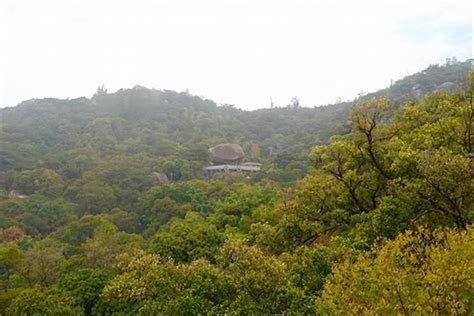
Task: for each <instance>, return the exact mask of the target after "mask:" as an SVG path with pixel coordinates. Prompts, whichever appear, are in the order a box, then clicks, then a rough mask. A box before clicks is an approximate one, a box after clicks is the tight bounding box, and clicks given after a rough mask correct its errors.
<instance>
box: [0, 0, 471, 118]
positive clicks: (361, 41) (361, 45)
mask: <svg viewBox="0 0 474 316" xmlns="http://www.w3.org/2000/svg"><path fill="white" fill-rule="evenodd" d="M472 18H473V6H472V4H471V1H469V0H456V1H452V0H396V1H395V0H393V1H392V0H387V1H385V0H377V1H376V0H371V1H370V0H361V1H358V0H321V1H319V0H313V1H309V0H154V1H152V0H0V107H6V106H15V105H16V104H18V103H19V102H21V101H24V100H28V99H31V98H44V97H55V98H61V99H65V98H76V97H81V96H86V97H91V96H92V95H93V94H94V92H95V91H96V89H97V87H99V86H101V85H105V87H106V88H107V89H108V91H109V92H115V91H116V90H118V89H120V88H131V87H133V86H135V85H141V86H145V87H148V88H155V89H168V90H176V91H185V90H188V91H189V92H190V93H192V94H194V95H199V96H203V97H205V98H209V99H212V100H214V101H216V102H217V103H218V104H225V103H227V104H234V105H236V106H237V107H239V108H244V109H256V108H263V107H269V106H270V102H271V100H273V103H274V105H275V106H286V105H287V104H288V103H289V102H290V100H291V98H292V97H293V96H296V97H298V98H299V99H300V103H301V105H303V106H317V105H323V104H328V103H334V102H335V101H336V100H338V99H341V100H352V99H354V97H356V96H357V95H358V94H359V93H361V92H370V91H375V90H378V89H381V88H385V87H387V86H388V85H389V84H390V81H391V80H392V79H393V80H397V79H400V78H402V77H404V76H406V75H408V74H411V73H414V72H418V71H421V70H423V69H425V68H426V67H427V66H429V65H430V64H442V63H444V61H445V59H446V57H452V56H456V57H457V59H458V60H465V59H467V58H471V57H472V55H473V54H472V52H473V40H472V31H473V23H472Z"/></svg>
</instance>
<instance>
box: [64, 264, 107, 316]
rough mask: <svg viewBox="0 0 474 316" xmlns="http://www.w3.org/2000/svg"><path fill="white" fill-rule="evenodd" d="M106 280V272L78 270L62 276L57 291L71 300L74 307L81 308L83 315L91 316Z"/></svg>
mask: <svg viewBox="0 0 474 316" xmlns="http://www.w3.org/2000/svg"><path fill="white" fill-rule="evenodd" d="M108 280H109V274H108V273H107V272H106V271H103V270H93V269H80V270H76V271H74V272H71V273H68V274H66V275H64V276H63V277H62V278H61V280H60V281H59V289H60V290H62V291H64V292H66V293H67V295H68V296H69V297H71V298H72V300H73V302H74V305H75V306H79V307H82V308H83V309H84V314H85V315H91V313H92V308H93V307H94V306H95V305H96V304H97V302H98V301H99V297H100V295H101V293H102V290H103V288H104V287H105V286H106V284H107V282H108Z"/></svg>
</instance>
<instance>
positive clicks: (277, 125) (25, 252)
mask: <svg viewBox="0 0 474 316" xmlns="http://www.w3.org/2000/svg"><path fill="white" fill-rule="evenodd" d="M470 68H471V61H467V62H464V63H457V62H456V63H451V64H447V65H443V66H430V67H428V68H427V69H426V70H424V71H423V72H421V73H418V74H415V75H412V76H408V77H406V78H403V79H402V80H399V81H397V82H395V83H394V84H393V85H392V87H390V88H387V89H384V90H380V91H378V92H375V93H373V94H369V95H366V96H361V97H360V98H359V99H357V100H355V101H354V102H346V103H339V104H335V105H328V106H320V107H314V108H306V107H300V106H299V105H297V104H296V103H293V104H292V105H290V106H288V107H285V108H272V109H261V110H256V111H244V110H240V109H237V108H235V107H233V106H230V105H221V106H218V105H216V104H215V103H214V102H213V101H210V100H204V99H202V98H200V97H197V96H193V95H190V94H189V93H184V92H183V93H177V92H173V91H162V90H153V89H147V88H143V87H140V86H136V87H134V88H132V89H124V90H119V91H117V92H115V93H108V92H107V91H106V90H105V89H104V88H99V89H98V90H97V92H96V93H95V95H94V96H93V97H92V98H91V99H88V98H79V99H73V100H58V99H41V100H39V99H38V100H29V101H25V102H23V103H21V104H19V105H18V106H16V107H13V108H7V109H2V110H0V115H1V121H0V124H1V125H0V126H1V128H0V133H1V134H0V142H1V143H0V144H1V147H0V315H4V314H5V315H36V314H52V315H58V314H61V315H76V314H85V315H103V314H104V315H110V314H122V315H123V314H124V313H125V314H145V315H149V314H170V315H175V314H178V315H180V314H282V313H288V314H318V313H321V314H347V313H351V314H353V313H355V314H364V313H373V314H387V313H396V314H413V313H420V314H466V315H467V314H472V313H473V312H474V307H473V306H474V298H473V295H472V293H473V292H474V235H473V227H472V224H473V220H474V196H473V193H472V192H474V169H473V160H472V159H473V148H472V147H473V143H474V136H473V135H474V125H473V120H474V104H473V87H474V73H473V72H472V71H471V72H470V73H469V75H468V72H469V69H470ZM220 143H237V144H240V145H241V146H242V147H243V149H244V152H245V155H246V157H245V160H246V161H253V162H260V163H262V164H263V167H262V170H261V171H260V172H258V173H254V174H233V173H225V174H217V175H216V176H214V177H212V178H206V177H205V176H204V174H203V172H202V168H203V167H204V166H207V165H208V164H209V154H208V148H210V147H212V146H214V145H216V144H220ZM153 172H155V173H159V174H164V175H166V178H168V179H169V180H170V181H169V182H168V181H166V182H164V181H161V180H160V179H157V178H156V177H154V176H153Z"/></svg>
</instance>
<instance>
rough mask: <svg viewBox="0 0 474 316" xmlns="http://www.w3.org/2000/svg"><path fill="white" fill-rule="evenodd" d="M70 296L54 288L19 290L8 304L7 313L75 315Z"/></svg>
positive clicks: (76, 312) (76, 309) (77, 312)
mask: <svg viewBox="0 0 474 316" xmlns="http://www.w3.org/2000/svg"><path fill="white" fill-rule="evenodd" d="M79 313H80V309H78V308H74V307H73V305H72V300H71V298H69V297H67V296H65V295H63V294H61V293H58V292H57V291H54V290H48V289H43V288H41V287H33V288H29V289H25V290H23V291H21V292H20V293H19V294H18V296H17V297H16V298H15V299H14V300H13V302H12V303H11V304H10V308H8V310H7V315H77V314H79Z"/></svg>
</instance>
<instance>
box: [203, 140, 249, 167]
mask: <svg viewBox="0 0 474 316" xmlns="http://www.w3.org/2000/svg"><path fill="white" fill-rule="evenodd" d="M209 152H210V153H211V160H212V162H213V163H215V164H226V163H234V162H238V161H240V160H242V159H243V158H244V151H243V150H242V147H240V146H239V145H237V144H219V145H217V146H214V147H212V148H210V149H209Z"/></svg>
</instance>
